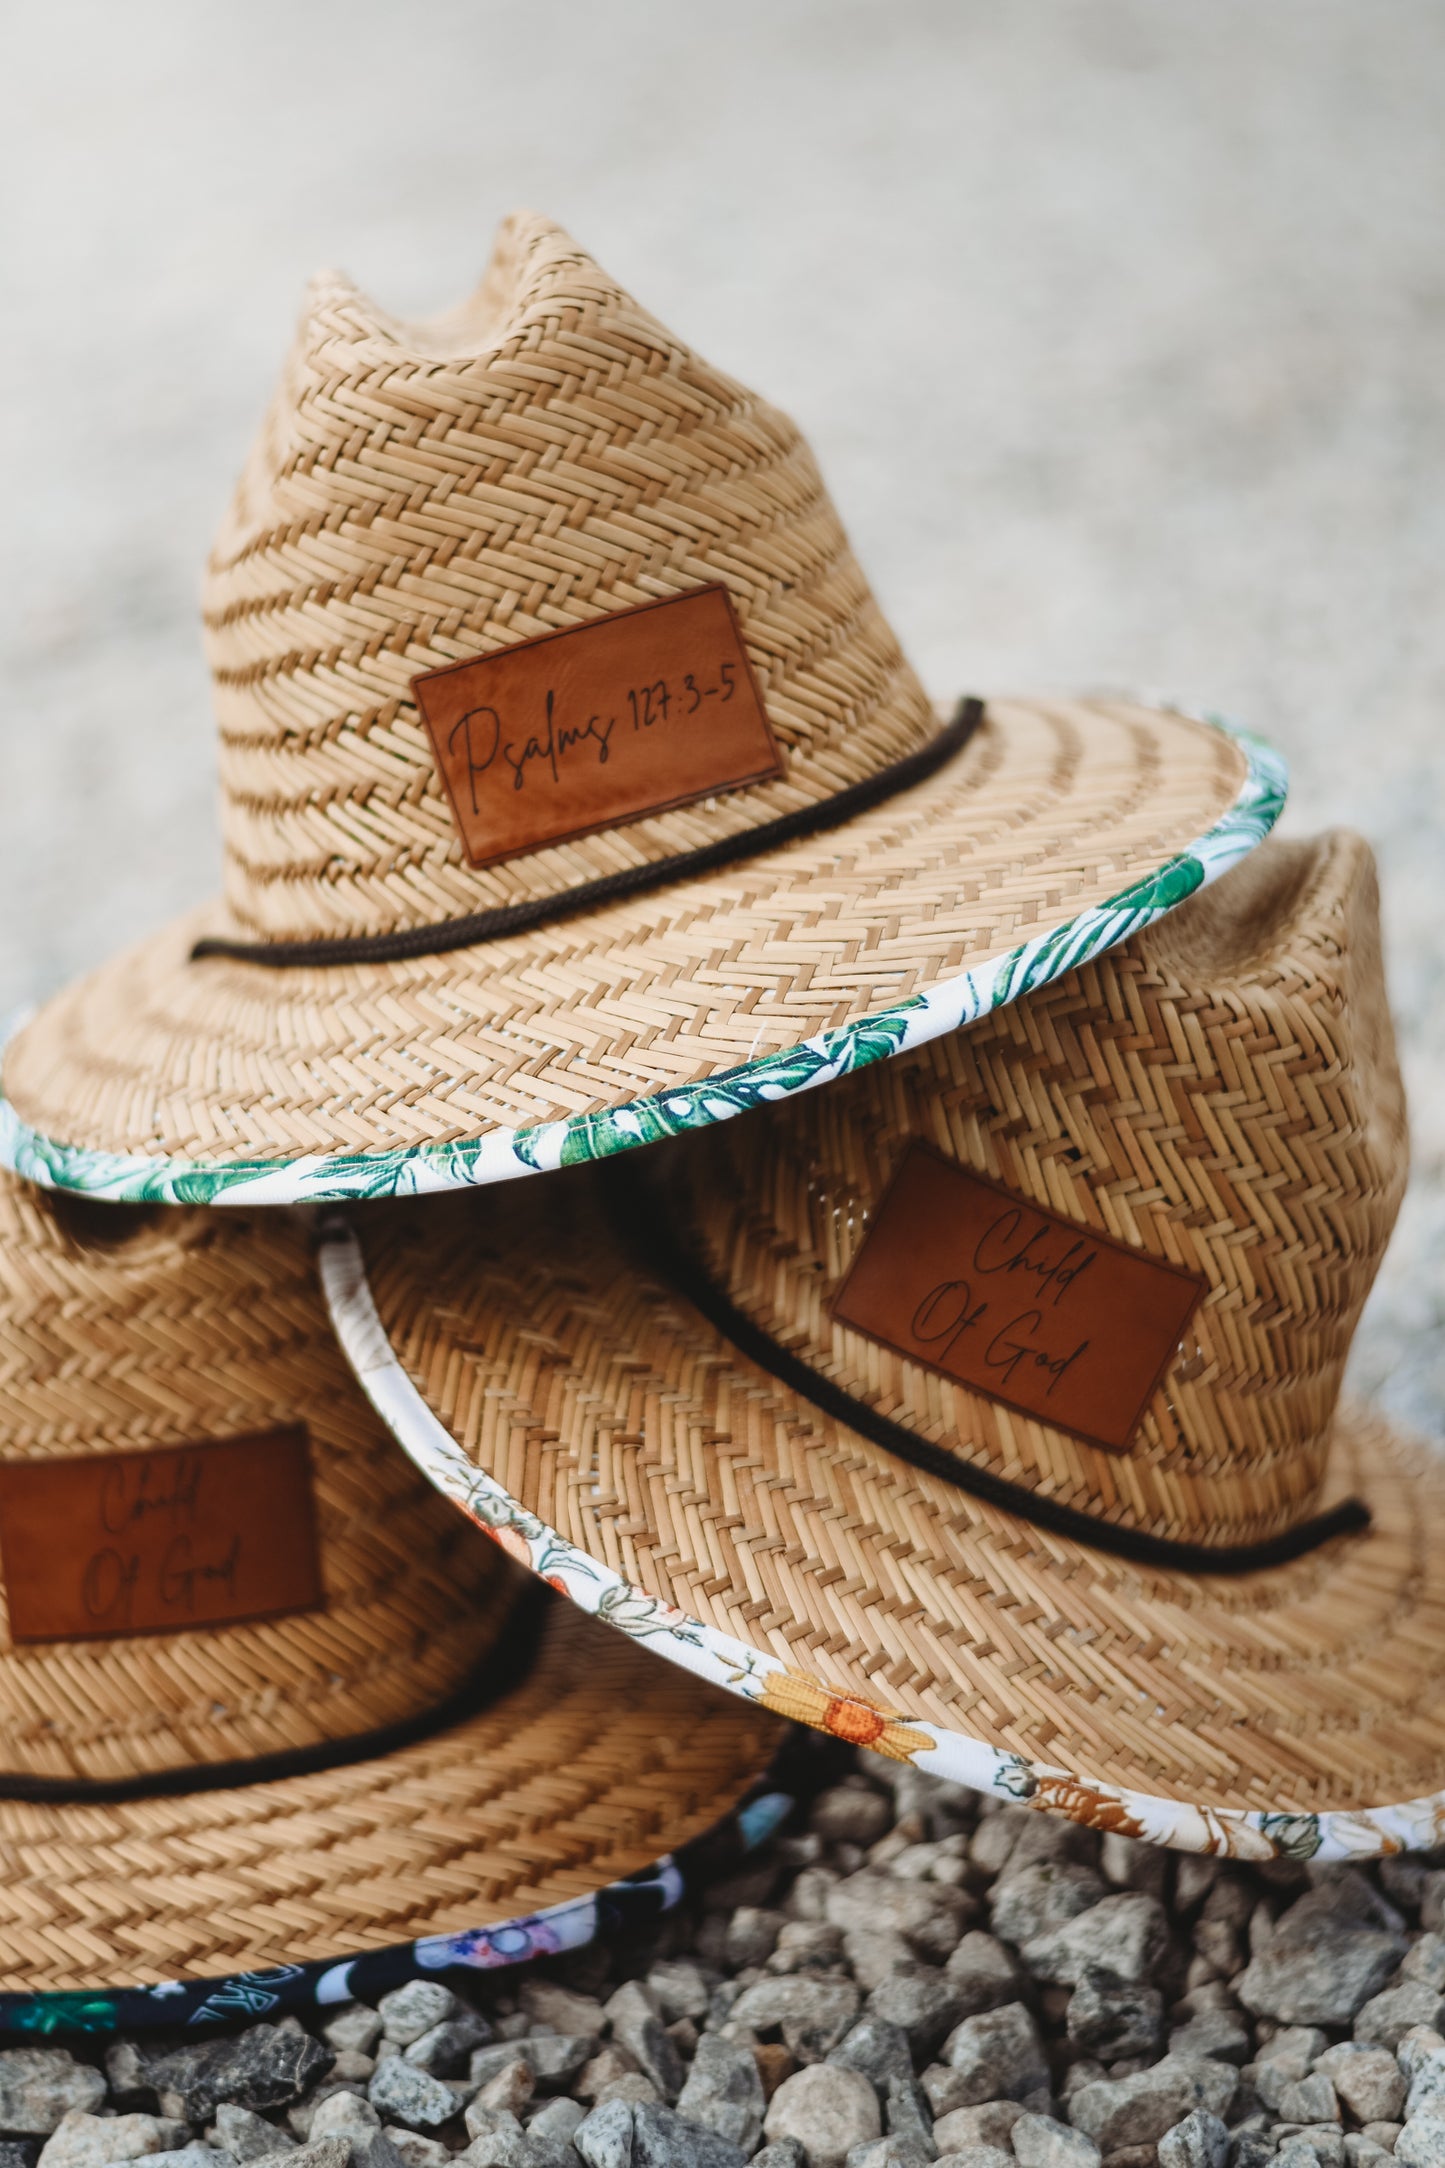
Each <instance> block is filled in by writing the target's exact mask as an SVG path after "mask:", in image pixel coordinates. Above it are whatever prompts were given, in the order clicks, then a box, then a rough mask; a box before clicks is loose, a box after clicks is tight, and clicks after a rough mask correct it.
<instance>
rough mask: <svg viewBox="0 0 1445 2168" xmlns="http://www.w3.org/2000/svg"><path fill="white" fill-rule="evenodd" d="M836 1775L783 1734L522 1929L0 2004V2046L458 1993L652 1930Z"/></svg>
mask: <svg viewBox="0 0 1445 2168" xmlns="http://www.w3.org/2000/svg"><path fill="white" fill-rule="evenodd" d="M837 1773H838V1763H837V1757H836V1755H834V1756H833V1757H832V1758H831V1759H830V1758H829V1757H828V1756H827V1755H826V1754H824V1755H821V1756H820V1755H818V1754H817V1753H815V1752H812V1751H810V1743H809V1742H807V1741H806V1739H805V1737H804V1735H803V1734H800V1733H792V1734H790V1735H789V1736H788V1737H787V1738H786V1739H785V1741H784V1743H783V1745H782V1746H781V1747H780V1748H779V1750H778V1753H777V1755H776V1756H775V1757H774V1760H773V1764H772V1767H771V1768H770V1769H769V1771H768V1772H767V1775H766V1776H765V1777H763V1778H761V1779H760V1780H759V1781H758V1782H757V1783H756V1784H755V1785H753V1787H752V1788H751V1790H750V1791H748V1792H747V1793H746V1794H745V1795H744V1796H743V1798H742V1800H741V1801H740V1802H739V1804H738V1805H737V1807H736V1808H735V1809H734V1810H733V1812H732V1813H731V1814H730V1815H728V1816H727V1817H726V1819H725V1820H723V1821H722V1822H720V1823H718V1825H717V1826H716V1827H715V1828H713V1829H711V1830H709V1831H707V1833H706V1834H705V1835H703V1836H701V1837H697V1838H694V1839H693V1841H692V1842H691V1843H690V1844H686V1845H683V1846H680V1847H679V1849H678V1850H677V1851H676V1852H671V1853H668V1854H667V1856H666V1857H665V1858H663V1859H660V1860H658V1861H657V1863H656V1864H655V1865H654V1866H651V1867H647V1868H644V1869H643V1870H642V1871H641V1872H640V1873H638V1874H634V1875H629V1876H628V1877H627V1879H626V1880H625V1881H622V1882H610V1883H608V1885H607V1887H606V1888H605V1889H601V1890H598V1891H597V1893H596V1894H595V1895H594V1896H590V1897H577V1898H573V1899H572V1900H570V1901H569V1902H568V1903H566V1904H559V1905H552V1906H550V1907H549V1908H548V1909H547V1910H546V1911H545V1912H534V1913H532V1914H530V1915H529V1916H528V1917H527V1918H525V1919H518V1920H507V1921H503V1922H499V1923H498V1924H496V1925H494V1926H490V1927H475V1928H468V1929H464V1930H463V1931H462V1932H460V1933H458V1934H450V1935H424V1936H422V1937H421V1938H420V1940H418V1941H415V1942H405V1943H399V1944H397V1945H396V1946H395V1947H393V1948H391V1949H386V1950H371V1951H369V1952H367V1953H366V1954H365V1955H364V1956H361V1957H351V1958H322V1959H318V1960H317V1961H316V1962H314V1963H312V1964H304V1965H278V1966H274V1967H271V1968H270V1969H268V1970H267V1971H264V1972H238V1973H233V1974H231V1975H230V1976H229V1977H228V1978H226V1979H218V1980H215V1979H213V1980H193V1981H182V1980H167V1981H164V1982H162V1983H161V1984H160V1985H159V1986H157V1987H131V1988H115V1989H110V1988H103V1987H97V1988H96V1989H94V1990H93V1991H91V1990H82V1991H79V1992H72V1993H69V1994H56V1993H50V1994H40V1995H25V1994H19V1993H14V1992H11V1993H0V2035H3V2034H6V2033H9V2034H29V2035H31V2036H33V2035H35V2034H37V2033H42V2034H48V2033H76V2032H84V2033H114V2032H123V2033H133V2032H144V2031H147V2030H154V2029H162V2030H165V2031H167V2032H170V2031H185V2030H189V2031H195V2030H198V2029H200V2030H204V2029H206V2028H208V2027H211V2026H217V2025H239V2024H245V2023H255V2022H256V2021H257V2020H258V2019H262V2018H264V2019H267V2020H274V2019H276V2018H280V2017H285V2016H287V2015H288V2014H291V2013H295V2014H298V2015H299V2014H301V2013H303V2012H306V2011H311V2010H316V2009H319V2008H323V2007H325V2006H327V2005H330V2004H333V2003H342V2002H356V2001H359V2002H368V2003H374V2002H375V2001H376V2000H377V1998H378V1996H380V1995H384V1994H386V1992H387V1991H388V1989H390V1988H393V1987H401V1986H402V1985H404V1983H405V1982H406V1981H408V1980H417V1979H426V1980H438V1981H440V1982H441V1983H442V1984H443V1985H444V1986H451V1987H460V1986H461V1985H462V1984H463V1983H464V1982H465V1981H466V1979H467V1978H468V1977H469V1976H473V1975H475V1974H476V1973H478V1972H496V1971H499V1970H501V1969H502V1968H503V1967H504V1966H508V1965H523V1964H526V1963H528V1962H529V1961H530V1960H531V1959H533V1958H537V1957H553V1956H556V1955H558V1954H560V1953H561V1952H562V1951H564V1950H576V1949H580V1948H581V1947H582V1946H583V1944H584V1943H588V1942H593V1941H595V1940H597V1939H598V1938H599V1937H607V1936H617V1935H625V1934H627V1933H628V1932H629V1931H631V1930H634V1929H637V1928H640V1927H645V1926H646V1925H647V1924H648V1923H649V1922H650V1921H652V1920H657V1919H660V1918H661V1917H662V1916H663V1914H664V1913H667V1912H671V1911H674V1910H675V1909H676V1907H677V1906H678V1905H680V1904H682V1903H683V1902H684V1901H685V1900H686V1899H687V1898H688V1897H689V1896H690V1895H692V1893H693V1892H694V1891H695V1890H697V1889H699V1888H700V1887H702V1886H703V1885H704V1884H705V1883H707V1882H708V1881H710V1880H712V1879H713V1878H714V1877H715V1876H717V1875H722V1874H727V1873H730V1872H731V1871H732V1869H733V1868H734V1867H736V1866H737V1865H738V1864H739V1863H740V1862H741V1861H742V1860H744V1859H745V1858H746V1857H747V1856H748V1854H749V1853H751V1852H754V1851H756V1850H757V1849H758V1847H759V1846H760V1845H762V1844H765V1843H766V1842H767V1841H768V1839H769V1838H770V1837H771V1836H773V1835H774V1834H775V1833H776V1832H777V1831H778V1830H780V1829H781V1828H782V1827H783V1825H784V1823H785V1822H787V1820H788V1819H789V1817H790V1816H791V1815H792V1813H793V1810H794V1808H795V1807H796V1806H797V1805H798V1804H799V1803H800V1801H803V1800H805V1799H807V1798H808V1797H809V1796H810V1795H811V1794H812V1792H814V1791H815V1790H816V1789H817V1788H818V1787H819V1786H820V1785H821V1784H825V1783H827V1782H828V1781H830V1779H831V1777H832V1776H834V1775H836V1774H837Z"/></svg>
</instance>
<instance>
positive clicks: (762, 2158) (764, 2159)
mask: <svg viewBox="0 0 1445 2168" xmlns="http://www.w3.org/2000/svg"><path fill="white" fill-rule="evenodd" d="M752 2168H808V2156H807V2154H806V2153H805V2152H804V2151H803V2148H802V2147H801V2146H800V2145H799V2143H798V2141H797V2139H796V2138H779V2139H777V2140H776V2141H775V2142H774V2143H773V2144H772V2145H765V2146H764V2147H763V2149H762V2151H761V2152H759V2153H754V2155H753V2158H752Z"/></svg>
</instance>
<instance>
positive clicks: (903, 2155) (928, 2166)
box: [845, 2132, 933, 2168]
mask: <svg viewBox="0 0 1445 2168" xmlns="http://www.w3.org/2000/svg"><path fill="white" fill-rule="evenodd" d="M932 2162H933V2148H932V2146H923V2145H920V2144H919V2142H918V2140H917V2139H916V2138H896V2137H894V2136H893V2135H892V2133H891V2132H889V2133H887V2134H886V2135H885V2136H883V2137H882V2138H874V2139H873V2140H872V2141H871V2142H870V2143H869V2144H868V2145H855V2146H853V2147H852V2148H851V2149H850V2151H849V2154H848V2158H847V2162H846V2164H845V2168H932Z"/></svg>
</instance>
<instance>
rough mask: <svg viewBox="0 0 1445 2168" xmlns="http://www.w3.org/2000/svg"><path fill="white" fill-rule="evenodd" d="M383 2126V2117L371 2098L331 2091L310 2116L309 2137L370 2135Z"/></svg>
mask: <svg viewBox="0 0 1445 2168" xmlns="http://www.w3.org/2000/svg"><path fill="white" fill-rule="evenodd" d="M380 2128H381V2117H380V2116H379V2115H378V2114H377V2112H376V2110H375V2108H373V2106H372V2105H371V2102H370V2101H369V2100H362V2099H360V2098H359V2096H358V2095H357V2094H355V2093H332V2094H330V2095H329V2096H328V2097H327V2098H326V2099H325V2100H323V2101H322V2102H321V2105H320V2106H319V2107H318V2108H317V2110H316V2113H315V2114H314V2115H313V2116H312V2118H311V2129H310V2132H309V2133H308V2137H309V2138H331V2137H341V2138H362V2139H365V2138H369V2137H370V2136H371V2134H372V2132H373V2131H378V2130H380Z"/></svg>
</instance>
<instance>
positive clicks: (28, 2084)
mask: <svg viewBox="0 0 1445 2168" xmlns="http://www.w3.org/2000/svg"><path fill="white" fill-rule="evenodd" d="M104 2098H105V2079H104V2078H103V2077H102V2076H101V2074H100V2072H99V2071H98V2070H94V2069H92V2068H91V2066H90V2064H89V2063H78V2062H77V2061H76V2060H75V2057H74V2056H73V2055H72V2054H71V2053H70V2052H69V2050H68V2049H67V2048H3V2049H0V2130H5V2131H13V2132H14V2133H16V2135H18V2136H21V2137H33V2138H45V2137H48V2136H49V2135H50V2133H51V2131H52V2130H54V2128H55V2126H56V2124H57V2123H58V2122H59V2121H60V2119H61V2117H62V2116H65V2115H69V2114H70V2112H71V2111H72V2109H79V2110H80V2111H81V2112H82V2113H83V2114H88V2113H90V2111H91V2110H92V2109H94V2108H98V2107H99V2105H100V2103H101V2102H102V2101H103V2100H104Z"/></svg>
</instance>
